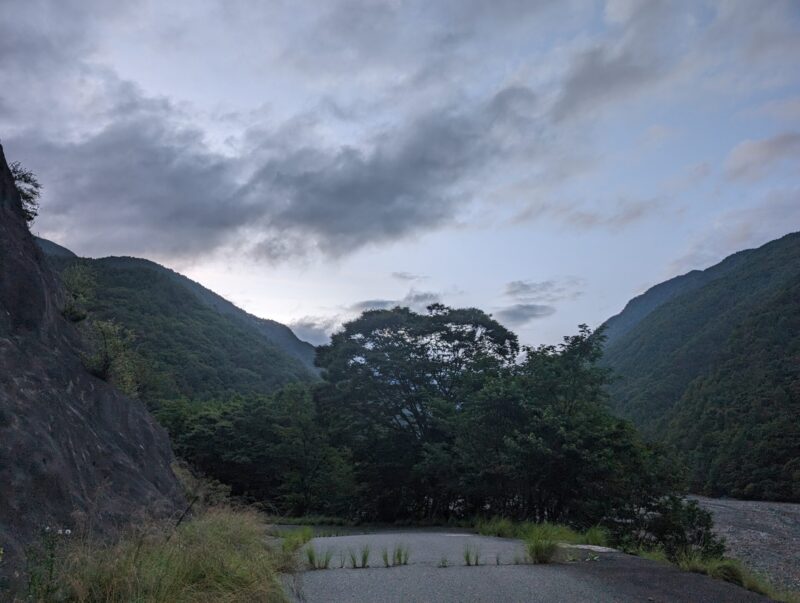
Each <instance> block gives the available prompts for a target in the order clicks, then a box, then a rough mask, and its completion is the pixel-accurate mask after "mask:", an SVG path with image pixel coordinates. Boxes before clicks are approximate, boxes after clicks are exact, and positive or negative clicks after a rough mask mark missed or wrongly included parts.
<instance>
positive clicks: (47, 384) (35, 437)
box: [0, 147, 183, 572]
mask: <svg viewBox="0 0 800 603" xmlns="http://www.w3.org/2000/svg"><path fill="white" fill-rule="evenodd" d="M20 208H21V206H20V200H19V196H18V194H17V191H16V187H15V186H14V183H13V179H12V177H11V173H10V171H9V168H8V165H7V164H6V160H5V157H4V155H3V151H2V147H0V547H3V548H4V549H5V553H6V558H5V562H4V565H3V568H0V572H2V571H5V572H9V570H10V569H12V568H13V567H14V566H15V565H19V563H20V560H21V556H22V551H23V550H24V547H25V546H26V544H27V543H28V542H30V541H31V540H32V539H33V538H34V537H35V535H36V533H37V532H38V530H39V529H41V528H42V527H43V526H46V525H49V526H54V527H62V528H74V527H76V525H77V524H80V523H83V524H86V523H88V524H91V528H92V530H93V531H94V532H95V533H99V534H106V533H111V532H113V531H114V530H115V529H116V528H118V527H122V526H123V525H125V524H126V523H128V522H130V521H132V520H135V519H138V518H141V517H143V516H162V517H163V516H166V515H169V514H173V513H175V512H176V510H177V509H179V508H180V506H181V505H182V504H183V498H182V495H181V493H180V489H179V486H178V483H177V480H176V479H175V476H174V475H173V473H172V470H171V469H170V463H171V461H172V458H173V457H172V451H171V448H170V444H169V439H168V438H167V435H166V433H165V432H164V430H163V429H161V428H160V427H159V426H158V425H157V424H156V423H155V421H154V419H153V418H152V417H151V416H150V415H149V413H148V412H147V410H146V409H145V408H144V406H143V405H142V404H141V403H140V402H139V401H137V400H132V399H130V398H127V397H125V396H124V395H122V394H121V393H120V392H118V391H117V390H115V389H114V388H112V387H111V386H109V385H108V384H106V383H105V382H103V381H101V380H99V379H96V378H95V377H93V376H91V375H90V374H89V373H88V372H87V371H86V370H85V369H84V367H83V365H82V364H81V361H80V356H79V354H78V352H77V351H76V350H78V349H79V347H80V341H79V339H78V336H77V333H76V331H75V329H74V327H73V326H72V325H70V324H69V323H68V322H67V321H66V320H65V319H64V318H63V317H62V316H61V312H60V309H61V308H62V307H63V293H62V290H61V287H60V284H59V282H58V279H57V277H56V276H55V274H54V273H53V272H52V270H51V269H50V268H48V266H47V263H46V262H45V261H44V259H43V256H42V253H41V251H40V250H39V249H38V248H37V247H36V245H35V244H34V240H33V237H32V236H31V234H30V233H29V232H28V229H27V227H26V225H25V221H24V218H23V217H22V214H21V210H20Z"/></svg>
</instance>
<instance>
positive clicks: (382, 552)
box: [381, 547, 391, 567]
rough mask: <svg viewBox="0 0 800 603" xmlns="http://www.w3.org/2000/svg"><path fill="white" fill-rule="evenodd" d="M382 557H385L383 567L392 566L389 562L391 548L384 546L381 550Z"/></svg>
mask: <svg viewBox="0 0 800 603" xmlns="http://www.w3.org/2000/svg"><path fill="white" fill-rule="evenodd" d="M381 559H383V567H391V563H389V550H388V549H387V548H386V547H383V549H382V550H381Z"/></svg>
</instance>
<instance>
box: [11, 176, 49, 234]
mask: <svg viewBox="0 0 800 603" xmlns="http://www.w3.org/2000/svg"><path fill="white" fill-rule="evenodd" d="M8 167H9V169H10V170H11V176H12V177H13V178H14V184H15V185H16V187H17V192H19V198H20V200H21V201H22V215H23V217H24V218H25V221H26V222H27V223H28V224H31V223H32V222H33V221H34V219H36V216H37V215H39V198H40V197H41V195H42V185H41V183H40V182H39V179H38V178H37V177H36V174H34V173H33V172H31V171H30V170H26V169H25V168H24V167H22V164H20V162H19V161H14V162H13V163H11V164H10V165H9V166H8Z"/></svg>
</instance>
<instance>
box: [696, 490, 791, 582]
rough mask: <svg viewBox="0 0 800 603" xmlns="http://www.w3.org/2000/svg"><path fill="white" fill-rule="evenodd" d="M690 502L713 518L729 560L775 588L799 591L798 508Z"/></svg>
mask: <svg viewBox="0 0 800 603" xmlns="http://www.w3.org/2000/svg"><path fill="white" fill-rule="evenodd" d="M692 498H694V499H695V500H697V501H698V502H699V503H700V506H702V507H703V508H705V509H708V510H709V511H711V512H712V513H713V514H714V524H715V529H716V531H717V533H718V534H720V535H721V536H724V537H725V539H726V541H727V545H728V555H729V556H731V557H735V558H736V559H739V560H740V561H742V562H743V563H744V564H745V565H746V566H747V567H749V568H751V569H753V570H755V571H758V572H760V573H763V574H764V575H766V576H767V577H768V578H769V579H770V580H771V581H772V582H773V584H775V585H776V586H779V587H782V588H786V589H791V590H795V591H800V504H795V503H775V502H761V501H748V500H732V499H723V498H705V497H702V496H695V497H692Z"/></svg>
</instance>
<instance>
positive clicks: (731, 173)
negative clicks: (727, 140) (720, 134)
mask: <svg viewBox="0 0 800 603" xmlns="http://www.w3.org/2000/svg"><path fill="white" fill-rule="evenodd" d="M790 160H795V161H796V162H798V163H800V161H798V160H800V132H785V133H783V134H779V135H777V136H773V137H771V138H763V139H760V140H745V141H744V142H740V143H739V144H738V145H736V146H735V147H734V148H733V149H732V150H731V152H730V153H729V154H728V158H727V159H726V161H725V171H726V174H727V176H728V178H730V179H731V180H743V179H747V180H756V179H759V178H762V177H764V176H765V175H766V174H767V173H768V171H769V170H770V169H771V168H773V167H775V166H776V165H778V164H780V163H783V162H785V161H790Z"/></svg>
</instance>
